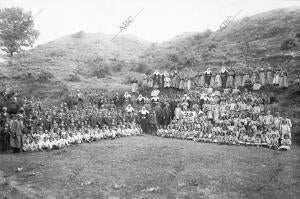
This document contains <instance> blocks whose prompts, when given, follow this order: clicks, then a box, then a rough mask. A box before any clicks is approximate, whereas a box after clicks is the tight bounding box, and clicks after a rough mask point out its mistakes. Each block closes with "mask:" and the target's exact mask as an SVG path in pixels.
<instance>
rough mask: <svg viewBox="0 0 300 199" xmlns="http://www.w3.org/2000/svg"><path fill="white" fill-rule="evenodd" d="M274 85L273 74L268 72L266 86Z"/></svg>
mask: <svg viewBox="0 0 300 199" xmlns="http://www.w3.org/2000/svg"><path fill="white" fill-rule="evenodd" d="M272 83H273V78H272V72H271V71H268V72H267V82H266V84H268V85H269V84H272Z"/></svg>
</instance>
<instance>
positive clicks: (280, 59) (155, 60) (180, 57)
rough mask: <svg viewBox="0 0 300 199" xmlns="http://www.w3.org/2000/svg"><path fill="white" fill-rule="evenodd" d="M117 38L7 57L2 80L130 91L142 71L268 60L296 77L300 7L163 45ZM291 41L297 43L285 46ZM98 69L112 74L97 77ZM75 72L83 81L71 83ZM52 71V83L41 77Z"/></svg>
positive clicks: (96, 37)
mask: <svg viewBox="0 0 300 199" xmlns="http://www.w3.org/2000/svg"><path fill="white" fill-rule="evenodd" d="M113 36H114V35H107V34H99V33H94V34H88V33H85V32H83V31H80V32H78V33H76V34H73V35H68V36H64V37H62V38H59V39H57V40H55V41H52V42H49V43H47V44H44V45H41V46H38V47H36V48H34V49H32V50H28V51H25V52H22V53H20V54H18V55H16V56H15V57H13V58H11V59H9V60H7V61H5V62H3V60H2V61H1V62H2V63H0V74H1V75H0V79H1V81H7V82H9V83H11V84H13V85H14V86H17V87H20V88H23V89H25V88H26V89H27V90H28V92H27V91H26V92H25V93H27V94H30V95H40V96H43V97H48V96H47V95H50V93H53V92H54V91H55V92H57V93H58V94H57V96H60V95H61V93H63V91H64V90H72V89H75V88H103V89H107V90H109V91H113V90H126V89H129V87H130V85H129V84H127V83H128V79H130V78H132V77H137V78H138V79H139V78H141V77H142V76H141V73H144V72H149V71H151V70H152V71H153V70H154V69H160V70H164V69H171V68H175V67H176V68H179V69H184V70H189V69H191V70H201V71H203V70H204V69H205V68H206V67H208V66H210V67H212V68H214V69H217V68H219V67H220V66H221V65H225V66H228V67H236V68H242V67H246V65H247V66H251V67H256V66H258V67H260V65H261V63H263V64H270V65H271V66H276V65H284V66H287V68H288V69H289V71H290V72H291V74H292V75H294V74H295V73H294V72H295V71H299V70H300V67H299V63H300V53H299V52H300V41H299V40H300V8H286V9H279V10H273V11H269V12H265V13H261V14H257V15H254V16H251V17H246V18H243V19H241V20H239V21H235V22H232V23H231V24H230V25H229V26H228V27H227V28H226V29H224V30H223V31H220V30H218V31H216V32H212V31H209V30H208V31H205V32H203V33H190V32H188V33H184V34H182V35H178V36H177V37H175V38H173V39H172V40H169V41H166V42H163V43H159V44H151V43H149V42H146V41H143V40H141V39H137V38H136V37H134V36H131V35H119V36H118V37H117V38H116V39H115V40H113V41H111V38H112V37H113ZM288 39H289V40H291V41H292V42H294V44H295V46H292V47H291V48H289V49H283V48H282V46H283V43H285V41H287V40H288ZM99 70H100V71H99ZM99 72H100V75H102V73H107V74H106V76H105V77H104V78H97V77H96V75H95V74H98V73H99ZM70 74H74V75H77V76H78V77H79V78H80V79H81V80H80V81H78V82H76V81H69V75H70ZM51 75H53V76H54V77H53V78H51V79H50V81H36V80H37V79H39V78H40V76H42V77H44V76H51ZM40 79H43V78H40ZM41 84H42V85H41ZM39 85H41V86H39ZM47 93H49V94H47Z"/></svg>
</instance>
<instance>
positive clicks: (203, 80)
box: [200, 73, 205, 87]
mask: <svg viewBox="0 0 300 199" xmlns="http://www.w3.org/2000/svg"><path fill="white" fill-rule="evenodd" d="M204 84H205V76H204V74H203V73H201V76H200V86H201V87H203V86H204Z"/></svg>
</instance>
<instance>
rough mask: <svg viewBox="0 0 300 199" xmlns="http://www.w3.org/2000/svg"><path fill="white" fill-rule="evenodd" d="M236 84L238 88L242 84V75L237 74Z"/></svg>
mask: <svg viewBox="0 0 300 199" xmlns="http://www.w3.org/2000/svg"><path fill="white" fill-rule="evenodd" d="M234 86H235V87H237V88H238V87H240V86H242V77H241V76H240V75H237V76H235V81H234Z"/></svg>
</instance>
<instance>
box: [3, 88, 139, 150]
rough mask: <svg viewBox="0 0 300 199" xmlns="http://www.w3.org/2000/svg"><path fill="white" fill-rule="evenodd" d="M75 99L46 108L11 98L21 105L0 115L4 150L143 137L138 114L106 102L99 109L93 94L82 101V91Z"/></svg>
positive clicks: (57, 146) (44, 148)
mask: <svg viewBox="0 0 300 199" xmlns="http://www.w3.org/2000/svg"><path fill="white" fill-rule="evenodd" d="M76 96H77V98H73V99H72V100H71V101H73V103H69V100H68V101H66V102H63V103H62V104H61V105H60V106H51V107H48V108H43V107H42V103H41V101H40V100H39V99H34V98H33V97H32V98H26V97H25V98H21V97H19V96H17V95H13V96H12V97H11V98H12V99H15V101H16V104H18V110H17V111H13V110H12V109H11V107H9V108H8V107H5V106H3V107H2V111H1V115H0V127H1V130H0V147H1V150H2V151H8V150H10V149H12V150H13V152H14V153H18V152H20V151H29V152H30V151H37V150H46V149H48V150H51V149H57V148H62V147H66V146H69V145H73V144H79V143H83V142H91V141H94V140H101V139H115V138H118V137H122V136H133V135H141V133H142V130H141V128H140V125H138V120H139V118H138V117H137V115H135V114H133V113H128V112H125V110H123V109H121V108H119V109H116V108H115V107H116V106H115V105H114V106H110V104H109V103H106V101H102V103H103V104H101V105H100V106H99V104H97V103H96V104H95V103H91V101H93V99H94V96H93V95H92V94H91V95H90V96H89V100H91V101H85V100H87V99H82V98H80V97H81V96H82V92H81V91H78V93H77V94H76ZM18 98H19V99H18ZM12 99H11V100H12ZM100 101H101V100H100ZM104 103H105V104H104ZM10 104H11V103H9V105H10Z"/></svg>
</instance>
